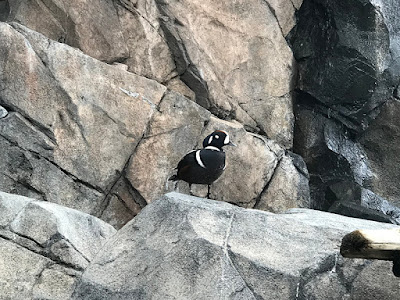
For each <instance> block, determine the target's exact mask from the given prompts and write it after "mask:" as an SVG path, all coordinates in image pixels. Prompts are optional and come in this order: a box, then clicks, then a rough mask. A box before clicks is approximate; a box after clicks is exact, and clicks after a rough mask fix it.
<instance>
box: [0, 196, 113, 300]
mask: <svg viewBox="0 0 400 300" xmlns="http://www.w3.org/2000/svg"><path fill="white" fill-rule="evenodd" d="M0 208H1V209H0V253H1V255H0V269H1V272H0V287H1V288H0V298H1V299H69V298H70V296H71V294H72V292H73V289H74V287H75V285H76V281H77V278H78V277H79V276H80V275H81V273H82V271H83V270H84V269H85V268H86V267H87V266H88V264H89V262H90V261H91V260H92V259H93V257H94V256H95V255H96V253H97V252H98V251H99V249H100V248H101V247H102V246H103V244H104V242H105V241H106V239H107V238H109V237H110V236H111V235H113V234H114V233H115V229H114V228H113V227H111V226H110V225H108V224H106V223H105V222H103V221H101V220H99V219H97V218H95V217H93V216H90V215H88V214H85V213H82V212H79V211H76V210H73V209H70V208H66V207H62V206H60V205H57V204H54V203H49V202H44V201H36V200H34V199H31V198H26V197H23V196H17V195H12V194H7V193H3V192H0Z"/></svg>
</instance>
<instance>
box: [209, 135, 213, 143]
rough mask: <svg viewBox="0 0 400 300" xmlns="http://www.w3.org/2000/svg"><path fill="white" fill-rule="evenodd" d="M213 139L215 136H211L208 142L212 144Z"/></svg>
mask: <svg viewBox="0 0 400 300" xmlns="http://www.w3.org/2000/svg"><path fill="white" fill-rule="evenodd" d="M212 140H213V136H210V138H209V139H208V143H209V144H211V142H212Z"/></svg>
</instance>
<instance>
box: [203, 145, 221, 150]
mask: <svg viewBox="0 0 400 300" xmlns="http://www.w3.org/2000/svg"><path fill="white" fill-rule="evenodd" d="M204 149H207V150H214V151H221V150H219V149H218V148H217V147H214V146H207V147H205V148H204Z"/></svg>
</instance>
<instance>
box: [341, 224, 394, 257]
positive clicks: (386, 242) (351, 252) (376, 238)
mask: <svg viewBox="0 0 400 300" xmlns="http://www.w3.org/2000/svg"><path fill="white" fill-rule="evenodd" d="M399 253H400V228H399V229H387V230H356V231H353V232H351V233H349V234H347V235H345V236H344V237H343V239H342V245H341V246H340V254H342V256H344V257H349V258H367V259H381V260H395V259H396V260H397V259H398V257H399Z"/></svg>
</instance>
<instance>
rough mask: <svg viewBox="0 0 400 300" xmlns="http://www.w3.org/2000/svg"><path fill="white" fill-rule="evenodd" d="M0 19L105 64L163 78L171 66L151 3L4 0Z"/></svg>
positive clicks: (171, 68) (154, 9) (166, 47)
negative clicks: (5, 0) (6, 6)
mask: <svg viewBox="0 0 400 300" xmlns="http://www.w3.org/2000/svg"><path fill="white" fill-rule="evenodd" d="M7 3H9V9H7V8H3V10H2V11H3V14H2V15H0V21H5V20H6V21H9V22H11V21H16V22H18V23H20V24H22V25H25V26H27V27H29V28H31V29H33V30H35V31H37V32H40V33H42V34H44V35H45V36H47V37H48V38H50V39H52V40H55V41H59V42H63V43H66V44H68V45H70V46H72V47H76V48H79V49H81V50H82V51H83V52H84V53H86V54H87V55H89V56H91V57H94V58H96V59H99V60H101V61H105V62H109V63H111V62H123V63H124V64H126V65H127V66H128V69H129V71H131V72H134V73H136V74H138V75H141V76H145V77H148V78H152V79H155V80H157V81H159V82H165V81H167V80H169V79H170V78H171V77H172V76H174V73H173V71H174V69H175V64H174V62H173V60H172V56H171V54H170V52H169V48H168V46H167V43H166V42H165V40H164V37H163V35H162V32H161V31H160V30H159V24H158V17H159V14H158V11H157V8H156V5H155V4H154V3H153V1H149V0H140V1H129V0H128V1H99V0H80V1H60V0H46V1H25V0H19V1H14V0H12V1H7Z"/></svg>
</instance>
